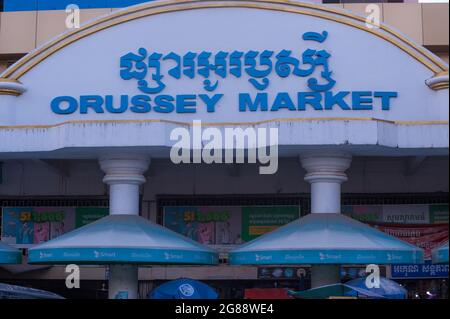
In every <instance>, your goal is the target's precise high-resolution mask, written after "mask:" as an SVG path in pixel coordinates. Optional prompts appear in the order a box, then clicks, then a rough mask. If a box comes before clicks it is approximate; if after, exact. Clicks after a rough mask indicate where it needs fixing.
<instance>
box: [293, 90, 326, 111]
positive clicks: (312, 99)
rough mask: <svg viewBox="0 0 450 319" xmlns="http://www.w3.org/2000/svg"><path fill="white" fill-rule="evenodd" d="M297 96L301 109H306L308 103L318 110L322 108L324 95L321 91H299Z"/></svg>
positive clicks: (299, 108)
mask: <svg viewBox="0 0 450 319" xmlns="http://www.w3.org/2000/svg"><path fill="white" fill-rule="evenodd" d="M297 98H298V110H299V111H304V110H306V104H309V105H311V106H312V107H313V108H314V109H315V110H317V111H321V110H322V104H321V103H320V102H321V101H322V95H321V94H320V92H299V93H298V94H297Z"/></svg>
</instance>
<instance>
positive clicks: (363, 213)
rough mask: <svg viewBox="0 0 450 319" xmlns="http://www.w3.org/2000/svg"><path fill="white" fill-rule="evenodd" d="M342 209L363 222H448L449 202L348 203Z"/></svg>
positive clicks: (422, 223)
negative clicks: (407, 203)
mask: <svg viewBox="0 0 450 319" xmlns="http://www.w3.org/2000/svg"><path fill="white" fill-rule="evenodd" d="M342 211H343V213H344V214H346V215H347V216H350V217H352V218H354V219H357V220H359V221H361V222H372V223H389V224H408V225H409V224H421V225H424V224H448V221H449V218H448V216H449V209H448V204H433V205H422V204H419V205H352V206H350V205H348V206H343V207H342Z"/></svg>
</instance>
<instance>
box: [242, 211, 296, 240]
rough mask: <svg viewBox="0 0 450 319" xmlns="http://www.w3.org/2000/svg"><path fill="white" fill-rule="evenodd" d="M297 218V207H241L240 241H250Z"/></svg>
mask: <svg viewBox="0 0 450 319" xmlns="http://www.w3.org/2000/svg"><path fill="white" fill-rule="evenodd" d="M299 217H300V209H299V207H298V206H248V207H242V239H243V241H244V242H246V241H250V240H252V239H255V238H256V237H258V236H261V235H263V234H266V233H268V232H271V231H272V230H274V229H277V228H278V227H280V226H283V225H286V224H288V223H290V222H292V221H294V220H296V219H298V218H299Z"/></svg>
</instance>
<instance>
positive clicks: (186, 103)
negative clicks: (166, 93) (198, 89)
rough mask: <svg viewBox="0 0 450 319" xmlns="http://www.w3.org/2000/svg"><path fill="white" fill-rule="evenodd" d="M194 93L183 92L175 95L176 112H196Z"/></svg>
mask: <svg viewBox="0 0 450 319" xmlns="http://www.w3.org/2000/svg"><path fill="white" fill-rule="evenodd" d="M196 105H197V103H196V102H195V95H193V94H184V95H177V113H196V112H197V110H196V109H195V106H196Z"/></svg>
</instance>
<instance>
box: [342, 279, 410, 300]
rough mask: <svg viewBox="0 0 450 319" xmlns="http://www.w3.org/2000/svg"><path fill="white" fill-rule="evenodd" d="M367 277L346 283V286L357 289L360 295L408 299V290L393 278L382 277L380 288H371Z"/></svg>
mask: <svg viewBox="0 0 450 319" xmlns="http://www.w3.org/2000/svg"><path fill="white" fill-rule="evenodd" d="M366 278H367V277H363V278H356V279H353V280H350V281H348V282H346V283H345V284H344V286H346V287H348V288H350V289H352V290H354V291H356V292H357V293H358V294H359V295H364V296H367V297H372V298H388V299H406V297H407V294H408V292H407V291H406V289H405V288H403V287H402V286H400V285H399V284H398V283H396V282H395V281H393V280H389V279H387V278H385V277H380V287H379V288H375V287H374V288H369V287H368V286H367V284H366Z"/></svg>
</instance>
